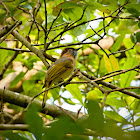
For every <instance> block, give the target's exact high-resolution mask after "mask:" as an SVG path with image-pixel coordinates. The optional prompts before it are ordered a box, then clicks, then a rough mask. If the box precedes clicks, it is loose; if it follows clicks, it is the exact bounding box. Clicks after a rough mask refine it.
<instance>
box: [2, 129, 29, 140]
mask: <svg viewBox="0 0 140 140" xmlns="http://www.w3.org/2000/svg"><path fill="white" fill-rule="evenodd" d="M0 136H3V137H4V138H7V139H8V140H31V139H29V138H27V137H24V136H22V135H21V134H20V133H18V132H13V131H3V132H0Z"/></svg>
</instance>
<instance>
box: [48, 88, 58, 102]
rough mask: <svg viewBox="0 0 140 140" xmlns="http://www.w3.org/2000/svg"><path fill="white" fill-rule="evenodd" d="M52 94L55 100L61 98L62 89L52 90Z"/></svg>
mask: <svg viewBox="0 0 140 140" xmlns="http://www.w3.org/2000/svg"><path fill="white" fill-rule="evenodd" d="M50 92H51V94H52V96H53V99H54V100H56V99H58V98H59V92H60V88H54V89H51V90H50Z"/></svg>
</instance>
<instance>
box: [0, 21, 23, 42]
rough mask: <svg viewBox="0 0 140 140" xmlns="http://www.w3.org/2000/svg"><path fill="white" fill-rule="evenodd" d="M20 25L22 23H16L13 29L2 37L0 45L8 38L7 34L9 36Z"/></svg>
mask: <svg viewBox="0 0 140 140" xmlns="http://www.w3.org/2000/svg"><path fill="white" fill-rule="evenodd" d="M21 24H22V21H16V23H15V25H14V27H13V28H12V29H11V30H10V31H9V32H8V33H7V34H6V35H5V37H3V38H2V39H1V40H0V44H1V43H2V42H3V41H4V40H5V39H6V38H7V37H8V35H9V34H11V33H12V32H13V30H14V29H15V28H16V27H18V26H19V25H21Z"/></svg>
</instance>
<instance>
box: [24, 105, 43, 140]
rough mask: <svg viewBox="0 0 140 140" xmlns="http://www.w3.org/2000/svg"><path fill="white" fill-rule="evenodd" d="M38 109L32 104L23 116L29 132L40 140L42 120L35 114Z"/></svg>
mask: <svg viewBox="0 0 140 140" xmlns="http://www.w3.org/2000/svg"><path fill="white" fill-rule="evenodd" d="M37 111H38V108H37V107H36V106H35V105H34V104H32V105H31V106H30V108H29V109H28V111H27V112H26V114H25V121H26V123H27V124H29V130H30V132H32V133H33V134H34V136H35V137H36V139H37V140H41V139H42V132H43V120H42V118H41V117H40V116H39V115H38V114H37Z"/></svg>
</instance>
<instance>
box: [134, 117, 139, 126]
mask: <svg viewBox="0 0 140 140" xmlns="http://www.w3.org/2000/svg"><path fill="white" fill-rule="evenodd" d="M135 125H136V126H138V125H140V118H138V119H137V120H136V121H135Z"/></svg>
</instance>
